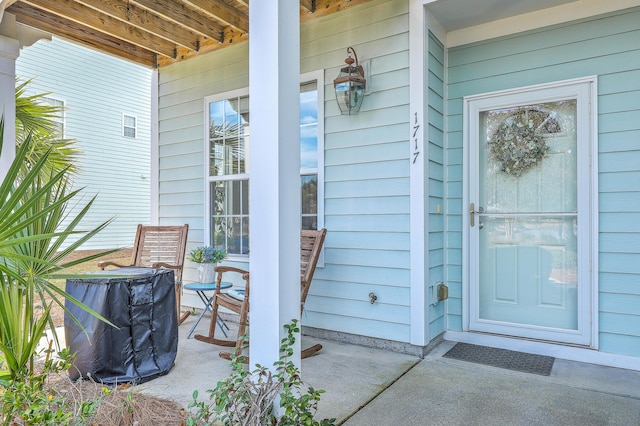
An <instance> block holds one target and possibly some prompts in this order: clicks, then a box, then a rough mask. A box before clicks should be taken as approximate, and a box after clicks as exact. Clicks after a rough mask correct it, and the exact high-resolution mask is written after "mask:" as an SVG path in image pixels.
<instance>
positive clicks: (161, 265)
mask: <svg viewBox="0 0 640 426" xmlns="http://www.w3.org/2000/svg"><path fill="white" fill-rule="evenodd" d="M151 267H152V268H167V269H179V268H181V266H180V265H172V264H170V263H164V262H156V263H154V264H152V265H151Z"/></svg>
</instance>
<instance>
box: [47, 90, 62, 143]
mask: <svg viewBox="0 0 640 426" xmlns="http://www.w3.org/2000/svg"><path fill="white" fill-rule="evenodd" d="M42 99H51V100H52V101H56V102H60V103H62V108H61V111H60V120H56V119H54V120H52V121H53V122H55V123H62V135H60V137H61V138H62V139H64V138H65V137H66V134H67V101H66V100H64V99H60V98H56V97H54V96H43V97H42ZM47 105H50V106H54V105H51V104H49V103H47Z"/></svg>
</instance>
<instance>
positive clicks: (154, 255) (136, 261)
mask: <svg viewBox="0 0 640 426" xmlns="http://www.w3.org/2000/svg"><path fill="white" fill-rule="evenodd" d="M188 232H189V225H188V224H185V225H183V226H147V225H141V224H140V225H138V228H137V230H136V239H135V242H134V244H133V251H132V253H131V262H130V264H129V265H123V264H119V263H116V262H111V261H103V262H99V263H98V267H99V268H100V269H103V270H104V269H105V268H107V267H109V266H112V267H117V268H123V267H127V266H142V267H148V268H167V269H173V271H174V276H175V281H176V305H177V309H178V317H179V318H180V295H181V288H182V270H183V268H184V255H185V249H186V246H187V233H188ZM188 315H189V314H188V313H186V314H185V315H184V316H183V317H182V318H180V319H179V322H180V323H182V321H184V319H185V318H186V317H187V316H188Z"/></svg>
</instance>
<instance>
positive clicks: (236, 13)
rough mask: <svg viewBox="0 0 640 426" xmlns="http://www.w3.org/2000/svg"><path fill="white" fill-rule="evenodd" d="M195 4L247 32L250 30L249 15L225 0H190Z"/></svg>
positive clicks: (220, 19)
mask: <svg viewBox="0 0 640 426" xmlns="http://www.w3.org/2000/svg"><path fill="white" fill-rule="evenodd" d="M188 1H189V3H191V4H192V5H193V6H195V7H197V8H198V9H200V10H202V12H204V13H206V14H207V15H209V16H211V17H213V18H214V19H217V20H219V21H222V22H224V23H225V24H227V25H231V26H232V27H235V28H237V29H238V30H240V31H243V32H245V33H247V32H249V17H248V16H247V14H246V13H243V12H241V11H240V10H239V9H237V8H235V7H233V6H230V5H229V4H227V3H225V2H223V1H216V0H188Z"/></svg>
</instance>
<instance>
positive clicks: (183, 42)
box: [76, 0, 199, 50]
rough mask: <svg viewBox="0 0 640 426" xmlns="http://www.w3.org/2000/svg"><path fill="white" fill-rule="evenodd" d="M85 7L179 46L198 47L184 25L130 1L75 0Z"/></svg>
mask: <svg viewBox="0 0 640 426" xmlns="http://www.w3.org/2000/svg"><path fill="white" fill-rule="evenodd" d="M76 1H77V2H78V3H81V4H83V5H85V6H87V7H90V8H92V9H94V10H96V11H98V12H101V13H104V14H105V15H109V16H111V17H113V18H116V19H119V20H120V21H122V22H124V23H126V24H131V25H133V26H135V27H136V28H138V29H140V30H142V31H147V32H149V33H151V34H154V35H157V36H158V37H162V38H164V39H167V40H169V41H172V42H173V43H175V44H178V45H180V46H183V47H186V48H189V49H194V50H196V49H197V48H198V37H199V34H196V33H194V32H192V31H190V30H188V29H186V28H185V27H182V26H180V25H178V24H176V23H174V22H170V21H167V20H166V19H162V18H161V17H160V16H158V15H154V14H153V13H151V12H149V11H148V10H146V9H142V8H141V7H138V6H136V5H135V4H131V3H128V2H127V3H124V2H122V1H120V0H76Z"/></svg>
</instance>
